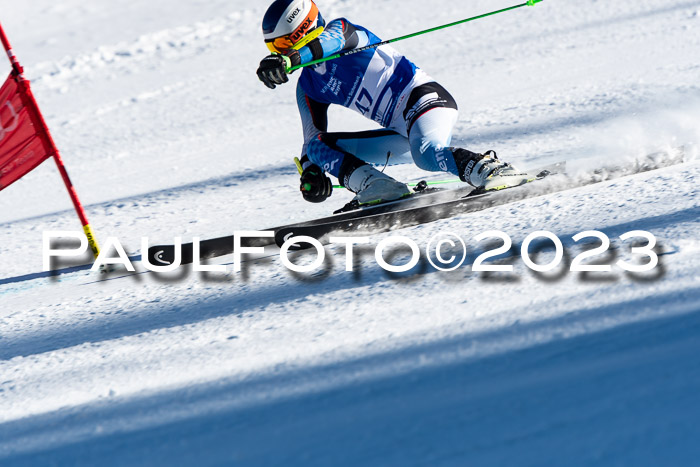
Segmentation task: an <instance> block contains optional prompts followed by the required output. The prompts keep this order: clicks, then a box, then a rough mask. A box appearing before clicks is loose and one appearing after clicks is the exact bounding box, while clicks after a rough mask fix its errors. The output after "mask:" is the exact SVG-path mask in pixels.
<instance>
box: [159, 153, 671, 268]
mask: <svg viewBox="0 0 700 467" xmlns="http://www.w3.org/2000/svg"><path fill="white" fill-rule="evenodd" d="M683 155H684V151H683V148H676V149H674V150H672V151H670V152H659V153H654V154H650V155H649V156H647V157H646V158H644V159H643V160H641V161H638V162H636V164H635V165H634V166H631V167H616V168H604V169H601V170H597V171H595V172H594V173H593V174H591V175H589V176H587V177H584V178H578V179H571V178H567V177H566V176H564V175H561V174H557V173H558V172H559V170H560V169H561V168H562V167H563V164H554V165H552V166H547V167H545V168H540V169H537V170H533V171H531V172H533V173H536V172H538V171H543V170H546V169H548V171H550V172H551V174H550V175H549V176H547V177H546V179H544V180H541V181H536V182H535V183H528V184H526V185H523V186H519V187H514V188H510V189H507V190H502V191H494V192H487V193H483V194H477V193H475V192H474V190H473V189H472V188H468V187H464V188H458V189H455V190H443V191H436V192H428V193H424V194H419V195H414V196H411V197H409V198H406V199H403V200H399V201H395V202H390V203H384V204H380V205H377V206H372V207H366V208H363V209H357V210H353V211H349V212H344V213H341V214H336V215H333V216H328V217H324V218H320V219H313V220H310V221H305V222H299V223H294V224H289V225H284V226H280V227H273V228H270V229H267V231H272V232H275V238H274V240H273V239H272V238H244V239H243V241H242V244H243V246H248V247H263V246H267V245H271V244H273V243H277V244H278V245H282V244H283V243H284V241H285V239H288V238H291V236H301V235H304V236H310V237H314V238H318V239H321V240H323V239H326V240H327V237H328V236H329V235H331V234H333V233H334V232H339V233H343V232H344V233H345V234H347V233H353V234H355V235H362V234H368V233H380V232H386V231H389V230H394V229H398V228H405V227H410V226H414V225H417V224H422V223H427V222H433V221H436V220H439V219H445V218H447V217H451V216H455V215H459V214H465V213H470V212H475V211H480V210H483V209H488V208H490V207H493V206H498V205H502V204H506V203H512V202H515V201H519V200H523V199H526V198H532V197H536V196H542V195H546V194H550V193H555V192H560V191H565V190H569V189H572V188H577V187H581V186H585V185H590V184H593V183H599V182H603V181H606V180H610V179H613V178H619V177H622V176H626V175H632V174H637V173H642V172H646V171H649V170H654V169H659V168H662V167H668V166H671V165H675V164H678V163H681V162H682V161H683ZM200 246H201V259H208V258H214V257H217V256H224V255H228V254H231V253H233V235H226V236H223V237H218V238H213V239H209V240H203V241H202V242H201V244H200ZM193 259H194V258H193V244H192V243H184V244H182V264H189V263H192V261H193ZM148 260H149V261H150V262H151V263H152V264H155V265H157V266H162V265H169V264H172V263H173V262H174V261H175V246H174V245H157V246H152V247H150V248H149V249H148Z"/></svg>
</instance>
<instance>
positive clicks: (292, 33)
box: [262, 0, 326, 53]
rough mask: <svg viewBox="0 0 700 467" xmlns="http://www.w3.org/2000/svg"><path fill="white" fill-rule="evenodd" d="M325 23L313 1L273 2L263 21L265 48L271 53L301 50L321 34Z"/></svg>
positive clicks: (286, 0)
mask: <svg viewBox="0 0 700 467" xmlns="http://www.w3.org/2000/svg"><path fill="white" fill-rule="evenodd" d="M325 25H326V22H325V21H324V20H323V17H322V16H321V13H320V12H319V11H318V7H317V6H316V4H315V3H314V2H313V1H312V0H275V2H273V3H272V5H270V7H269V8H268V9H267V12H266V13H265V17H264V18H263V24H262V28H263V35H264V36H265V44H266V45H267V47H268V48H269V49H270V51H271V52H273V53H280V52H283V51H284V50H289V49H300V48H301V47H303V46H304V45H306V44H308V43H309V42H310V41H312V40H313V39H315V38H316V37H318V36H319V34H321V33H322V32H323V27H324V26H325Z"/></svg>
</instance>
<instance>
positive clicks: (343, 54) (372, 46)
mask: <svg viewBox="0 0 700 467" xmlns="http://www.w3.org/2000/svg"><path fill="white" fill-rule="evenodd" d="M541 1H542V0H527V1H526V2H525V3H521V4H519V5H514V6H511V7H508V8H503V9H501V10H496V11H491V12H489V13H484V14H483V15H478V16H472V17H471V18H467V19H463V20H460V21H455V22H454V23H450V24H445V25H443V26H437V27H434V28H430V29H426V30H425V31H419V32H415V33H413V34H408V35H405V36H401V37H397V38H395V39H389V40H386V41H382V42H378V43H376V44H370V45H368V46H365V47H360V48H359V49H353V50H348V51H346V52H340V53H337V54H335V55H331V56H330V57H326V58H319V59H318V60H312V61H310V62H308V63H303V64H301V65H296V66H293V67H291V68H288V69H287V73H288V74H289V73H291V72H293V71H295V70H298V69H299V68H304V67H307V66H311V65H317V64H319V63H323V62H327V61H329V60H335V59H336V58H341V57H347V56H348V55H352V54H356V53H360V52H364V51H365V50H370V49H375V48H377V47H381V46H382V45H387V44H391V43H393V42H398V41H402V40H404V39H410V38H412V37H416V36H421V35H423V34H427V33H429V32H433V31H439V30H441V29H447V28H451V27H452V26H457V25H459V24H463V23H468V22H469V21H475V20H477V19H481V18H486V17H487V16H493V15H497V14H499V13H505V12H506V11H510V10H515V9H516V8H521V7H524V6H534V5H535V4H537V3H539V2H541Z"/></svg>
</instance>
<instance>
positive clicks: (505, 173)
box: [451, 148, 532, 191]
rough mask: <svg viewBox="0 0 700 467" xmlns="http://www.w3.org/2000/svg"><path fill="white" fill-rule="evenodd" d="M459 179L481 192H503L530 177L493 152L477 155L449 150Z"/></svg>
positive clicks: (453, 149) (459, 149)
mask: <svg viewBox="0 0 700 467" xmlns="http://www.w3.org/2000/svg"><path fill="white" fill-rule="evenodd" d="M451 150H452V154H453V155H454V158H455V162H456V163H457V169H458V170H459V178H460V180H462V181H463V182H467V183H469V184H470V185H472V186H473V187H474V188H477V189H479V190H482V191H490V190H503V189H505V188H511V187H514V186H518V185H522V184H524V183H527V182H529V181H530V180H531V179H532V175H531V174H528V173H527V172H524V171H522V170H519V169H517V168H515V167H513V166H512V165H510V164H509V163H507V162H503V161H501V160H499V159H498V156H496V152H495V151H486V152H485V153H484V154H477V153H474V152H471V151H468V150H466V149H462V148H451Z"/></svg>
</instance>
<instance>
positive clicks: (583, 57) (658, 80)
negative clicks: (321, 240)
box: [0, 0, 700, 465]
mask: <svg viewBox="0 0 700 467" xmlns="http://www.w3.org/2000/svg"><path fill="white" fill-rule="evenodd" d="M318 3H319V6H320V8H321V10H322V11H323V12H324V16H325V17H326V18H327V19H330V18H335V17H338V16H345V17H347V18H349V19H350V20H352V21H356V22H357V23H360V24H363V25H365V26H367V27H369V28H370V29H372V30H376V32H378V33H379V34H380V35H381V36H382V37H383V38H389V37H396V36H398V35H402V34H405V33H408V32H411V31H415V30H419V29H423V28H426V27H429V26H433V25H438V24H444V23H448V22H451V21H454V20H455V19H458V18H462V17H467V16H470V15H474V14H479V13H482V12H484V11H490V10H493V9H497V8H502V7H505V6H509V5H511V3H509V2H505V1H502V0H499V1H489V2H487V1H485V0H477V1H474V2H470V3H469V5H462V4H461V3H460V4H459V5H457V4H456V3H455V2H448V1H447V0H436V1H435V2H433V3H431V5H430V10H429V13H427V12H426V4H425V3H422V2H418V1H415V0H408V1H406V2H402V4H401V8H400V10H397V8H396V5H397V4H396V2H393V1H391V2H374V3H373V2H369V1H367V0H360V1H353V2H350V1H344V0H335V1H325V0H320V1H319V2H318ZM265 6H266V4H265V3H264V2H263V3H259V4H258V3H256V4H250V3H243V2H230V1H223V0H209V1H206V2H205V1H201V0H188V1H183V2H177V5H175V4H173V3H172V2H165V1H164V0H153V1H150V2H145V1H143V0H126V1H124V2H119V4H118V5H117V4H113V3H110V2H106V1H103V0H97V1H93V2H89V3H88V4H85V3H84V2H78V1H77V0H59V1H56V0H53V1H48V0H36V1H33V2H31V6H30V5H29V4H26V5H25V4H22V5H17V4H13V5H11V6H10V7H9V8H5V9H3V14H2V21H3V26H4V27H5V28H6V30H7V32H8V35H9V36H10V39H11V40H12V42H13V45H14V48H15V52H16V53H17V54H18V56H19V57H20V59H21V60H22V62H23V64H24V66H25V67H26V68H27V70H28V74H29V76H30V78H31V79H32V80H33V87H34V91H35V94H36V95H37V98H38V100H39V103H40V105H41V106H42V109H43V111H44V113H45V115H46V117H47V120H48V123H49V126H50V127H51V129H52V131H53V134H54V138H55V139H56V141H57V144H58V146H59V148H60V149H61V151H62V153H63V156H64V159H65V160H66V163H67V166H68V170H69V172H70V173H71V177H72V178H73V181H74V182H75V184H76V186H77V189H78V192H79V193H80V195H81V197H82V199H83V201H84V202H85V203H86V205H87V206H86V207H87V210H88V216H89V218H90V220H91V223H92V225H93V226H94V228H95V230H96V232H97V234H98V237H99V238H100V239H104V238H105V237H106V236H114V237H117V238H119V239H120V240H121V242H122V243H123V244H124V246H125V247H126V249H127V251H128V252H129V253H130V254H132V255H138V254H139V250H140V239H141V237H143V236H148V237H149V240H150V243H151V244H156V243H170V242H172V238H173V237H174V236H182V237H183V239H184V240H185V241H187V240H189V239H191V238H192V237H194V236H201V237H203V238H208V237H214V236H218V235H225V234H231V233H233V231H235V230H252V229H262V228H267V227H271V226H275V225H283V224H286V223H289V222H293V221H295V220H305V219H310V218H314V217H320V216H323V215H326V214H327V213H328V211H329V209H330V208H332V207H335V206H340V205H342V204H344V203H345V202H347V201H349V200H350V199H351V194H349V193H344V192H340V190H337V192H336V193H334V196H333V198H332V200H331V201H329V202H328V203H324V204H322V205H310V204H308V203H303V201H302V199H301V197H300V196H298V195H297V193H296V191H297V185H298V177H297V176H296V171H295V168H294V166H293V164H292V163H291V158H292V157H293V156H295V155H297V154H298V148H299V147H300V145H301V140H300V134H301V131H300V125H299V123H298V121H297V119H298V117H297V115H296V104H295V101H294V87H293V85H287V86H286V87H282V88H280V89H278V90H277V91H276V92H270V91H269V90H268V89H266V88H265V87H264V86H262V85H261V84H260V83H259V82H258V81H257V78H256V77H255V74H254V70H255V69H256V67H257V63H258V61H259V60H260V58H262V56H264V55H265V50H266V49H265V47H264V45H263V43H262V41H261V38H260V33H259V22H260V18H261V17H262V14H263V12H264V10H265ZM8 10H9V11H8ZM397 18H401V21H397ZM699 25H700V2H693V1H680V0H673V1H666V0H639V1H635V2H632V1H631V0H621V1H617V2H604V3H603V2H600V1H596V0H585V1H583V2H564V1H553V0H547V1H546V2H543V3H541V4H538V5H537V7H536V8H525V9H521V10H518V11H516V12H510V13H506V14H504V15H500V16H498V17H493V18H489V19H484V20H480V21H479V22H475V23H472V24H469V25H465V26H462V27H460V28H459V29H453V30H447V31H440V32H436V33H434V34H431V35H427V36H425V37H423V38H419V39H413V40H409V41H406V42H403V43H399V44H396V47H397V48H398V49H399V50H401V51H403V52H405V53H406V54H407V55H408V56H409V57H411V58H412V59H414V60H415V61H416V63H417V64H418V65H419V66H421V67H423V68H425V69H426V70H427V71H428V72H429V73H430V74H431V75H432V76H433V77H435V78H436V79H437V80H439V81H440V82H441V83H442V84H444V85H445V86H446V87H447V88H448V89H450V91H451V92H452V93H453V94H454V96H455V97H456V99H457V101H458V102H459V104H460V120H459V121H458V124H457V127H456V129H455V137H454V140H453V143H454V144H456V145H463V146H466V147H470V148H472V149H475V150H485V149H488V148H494V149H496V150H498V152H499V154H500V155H501V156H502V157H503V158H504V159H507V160H511V161H513V162H515V163H517V164H518V165H521V166H524V167H532V166H538V165H542V164H545V163H550V162H555V161H559V160H567V165H568V168H569V169H571V170H573V171H584V172H586V171H591V170H593V169H595V168H598V167H599V166H600V165H601V164H602V163H623V164H624V163H629V162H630V161H632V160H634V159H635V158H638V157H640V156H643V155H644V154H647V153H649V152H653V151H657V150H666V149H669V148H672V147H676V146H679V145H684V144H685V145H687V151H686V162H684V163H683V164H680V165H677V166H673V167H668V168H664V169H660V170H658V171H653V172H648V173H644V174H638V175H634V176H630V177H626V178H623V179H618V180H612V181H608V182H604V183H601V184H597V185H592V186H588V187H583V188H578V189H575V190H571V191H567V192H564V193H559V194H554V195H549V196H545V197H541V198H535V199H530V200H524V201H520V202H517V203H513V204H510V205H505V206H499V207H495V208H492V209H489V210H486V211H483V212H480V213H476V214H469V215H463V216H457V217H455V218H453V219H448V220H444V221H440V222H436V223H431V224H427V225H422V226H417V227H414V228H410V229H405V230H401V231H399V232H395V234H400V235H406V236H408V237H410V238H411V239H413V240H415V241H416V242H417V243H418V244H419V245H420V246H421V247H422V248H423V247H425V245H426V244H427V242H428V240H429V239H430V238H431V237H432V236H434V235H436V234H438V233H441V232H455V233H458V234H459V235H460V236H462V237H463V238H464V239H465V240H466V241H467V242H468V245H469V248H470V260H469V261H467V263H470V262H471V261H473V259H474V257H475V256H476V254H478V252H481V251H483V250H484V248H485V245H481V244H479V245H477V244H476V242H475V241H473V238H474V237H475V236H476V235H478V234H479V233H482V232H484V231H486V230H502V231H504V232H506V233H508V234H509V235H510V236H511V237H512V239H513V242H514V245H515V246H516V247H518V246H519V245H520V244H521V243H522V241H523V240H524V238H525V237H526V236H527V235H528V234H530V233H532V232H534V231H536V230H549V231H552V232H554V233H555V234H557V235H558V236H559V237H560V238H561V239H562V241H563V243H564V246H565V248H566V250H567V252H569V253H570V254H571V255H575V254H577V253H578V252H580V251H581V250H580V247H579V245H577V244H575V242H573V240H572V238H571V237H572V236H573V235H575V234H577V233H579V232H582V231H585V230H600V231H603V232H604V233H606V234H607V235H608V236H609V237H610V238H611V239H612V241H613V246H614V247H615V248H614V250H612V252H611V253H610V255H611V256H609V257H606V258H605V259H607V260H610V261H612V262H614V261H617V260H618V259H626V260H632V258H633V256H632V255H631V253H630V252H629V251H628V249H627V247H626V246H625V245H624V244H623V243H622V242H621V241H620V240H619V236H620V235H622V234H624V233H625V232H629V231H632V230H647V231H650V232H652V233H653V234H654V235H655V236H656V237H657V239H658V240H659V247H658V249H657V251H658V252H659V253H660V254H661V256H660V261H661V265H660V267H659V268H657V269H656V270H655V271H654V272H652V273H646V274H641V275H630V274H625V273H623V272H621V271H620V270H618V269H615V270H614V272H613V273H611V274H608V275H599V274H598V275H597V274H592V275H588V276H582V275H579V274H574V273H571V272H566V271H555V272H553V273H547V274H544V275H537V274H535V273H533V272H531V271H528V270H527V269H526V268H525V266H524V264H523V262H522V260H521V259H519V257H517V255H513V256H511V257H510V258H507V259H505V260H504V261H506V262H509V263H510V264H513V265H514V267H515V272H514V273H513V274H505V275H504V274H501V273H497V274H491V275H487V276H484V275H479V274H476V273H472V272H470V270H469V269H468V268H466V267H463V268H460V269H458V270H457V271H455V272H453V273H441V272H436V271H434V270H433V269H431V268H429V267H425V266H424V265H419V266H418V267H417V268H416V270H414V271H412V272H411V273H408V274H404V275H402V277H395V276H391V275H389V274H387V273H385V272H384V271H382V270H381V269H380V268H379V267H378V266H377V265H376V262H375V261H374V258H373V255H372V254H371V253H367V252H365V253H363V254H361V255H360V258H359V259H358V261H357V263H356V268H357V270H358V271H359V272H358V273H349V272H345V271H344V267H343V266H344V251H343V249H342V248H339V247H328V248H327V252H328V256H329V257H330V258H331V260H332V261H331V264H330V265H329V266H328V268H327V270H325V271H323V272H321V273H318V274H315V275H313V276H312V277H310V278H306V279H304V280H300V279H299V278H297V277H294V276H293V275H291V274H290V273H289V272H287V271H286V270H285V269H284V267H283V266H282V265H281V263H280V261H279V257H278V249H277V248H273V247H270V248H268V249H267V252H266V254H265V255H264V256H265V257H264V258H260V259H251V260H250V261H249V262H248V263H247V268H248V272H247V275H241V274H234V273H232V272H228V273H227V274H225V275H210V276H205V275H202V274H196V273H193V272H191V271H190V270H189V269H188V268H183V269H182V270H181V271H179V272H178V274H177V275H175V277H172V278H165V277H161V276H157V275H154V274H139V275H135V276H129V277H122V278H114V279H113V280H106V281H100V282H96V281H97V280H99V279H101V278H103V277H101V276H99V275H96V274H92V273H90V272H88V271H84V270H83V271H76V272H73V273H69V274H66V275H63V276H59V277H58V278H48V277H43V275H41V274H40V271H41V269H42V259H41V255H40V249H41V242H42V232H43V231H45V230H78V229H79V225H78V224H77V220H76V219H75V215H74V213H73V212H72V210H71V207H70V204H69V200H68V197H67V196H65V193H64V190H65V189H64V188H63V186H62V184H61V181H60V177H59V176H58V175H57V174H56V173H55V168H54V167H53V166H52V165H51V164H48V163H47V164H44V165H43V166H41V167H40V168H39V169H38V170H36V171H35V172H33V173H31V174H30V175H28V176H27V177H26V178H24V179H22V180H21V181H19V182H17V183H16V184H15V185H13V186H12V187H11V188H10V189H8V190H6V191H3V192H2V193H0V203H1V204H0V207H1V208H2V209H0V240H1V241H0V264H1V266H0V272H1V273H0V298H1V302H2V306H1V307H0V463H1V464H2V465H38V464H41V465H45V464H48V465H95V464H98V463H99V464H100V465H125V464H129V465H153V464H155V463H158V464H168V465H191V464H193V463H198V464H206V465H215V464H216V465H220V464H232V463H239V464H242V465H290V464H292V465H294V464H299V465H358V464H370V465H465V464H473V465H504V464H505V465H513V464H515V465H543V464H544V465H552V464H565V465H591V464H596V465H613V464H614V465H617V464H633V465H659V464H664V465H690V464H692V463H693V462H694V461H695V459H697V457H698V455H700V448H698V447H697V443H696V442H695V439H696V438H698V436H700V433H699V432H698V428H697V419H698V416H700V400H699V399H700V397H699V396H698V394H700V360H699V359H698V358H697V355H698V354H699V352H700V341H699V340H698V339H697V336H698V332H699V331H700V313H699V312H700V269H699V268H698V262H699V261H700V192H699V191H698V187H697V180H698V179H699V178H700V159H699V158H698V154H697V151H698V150H697V145H698V142H699V141H700V125H699V124H698V121H699V119H700V117H699V115H700V89H699V87H698V82H697V76H698V71H700V59H699V58H698V57H700V55H698V54H697V51H698V50H699V49H700V28H699V27H698V26H699ZM365 128H367V123H366V122H365V121H363V120H362V119H361V118H359V117H357V116H355V115H353V114H350V113H348V112H345V111H343V110H337V109H336V110H333V111H332V112H331V128H330V129H331V130H340V129H344V130H348V129H365ZM387 171H388V172H389V173H391V174H392V175H394V176H397V177H400V178H403V179H405V180H420V179H422V178H425V177H427V176H430V174H427V173H424V172H421V171H420V170H418V169H416V168H415V167H411V166H394V167H389V168H388V169H387ZM37 187H41V189H40V190H39V189H37ZM387 235H389V234H383V235H377V236H373V237H372V241H373V244H376V243H378V242H379V241H380V240H381V239H383V238H385V237H386V236H387ZM403 258H404V256H403V255H402V254H401V253H399V254H398V256H397V258H396V261H397V262H398V261H401V260H402V259H403ZM549 258H551V252H544V253H543V254H542V255H540V260H541V261H542V262H546V261H548V259H549ZM302 261H303V259H302ZM214 262H215V263H219V264H227V265H228V267H229V271H230V268H231V266H230V262H231V257H224V258H220V259H218V260H216V261H214ZM35 276H37V277H35ZM29 277H35V278H33V279H29Z"/></svg>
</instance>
